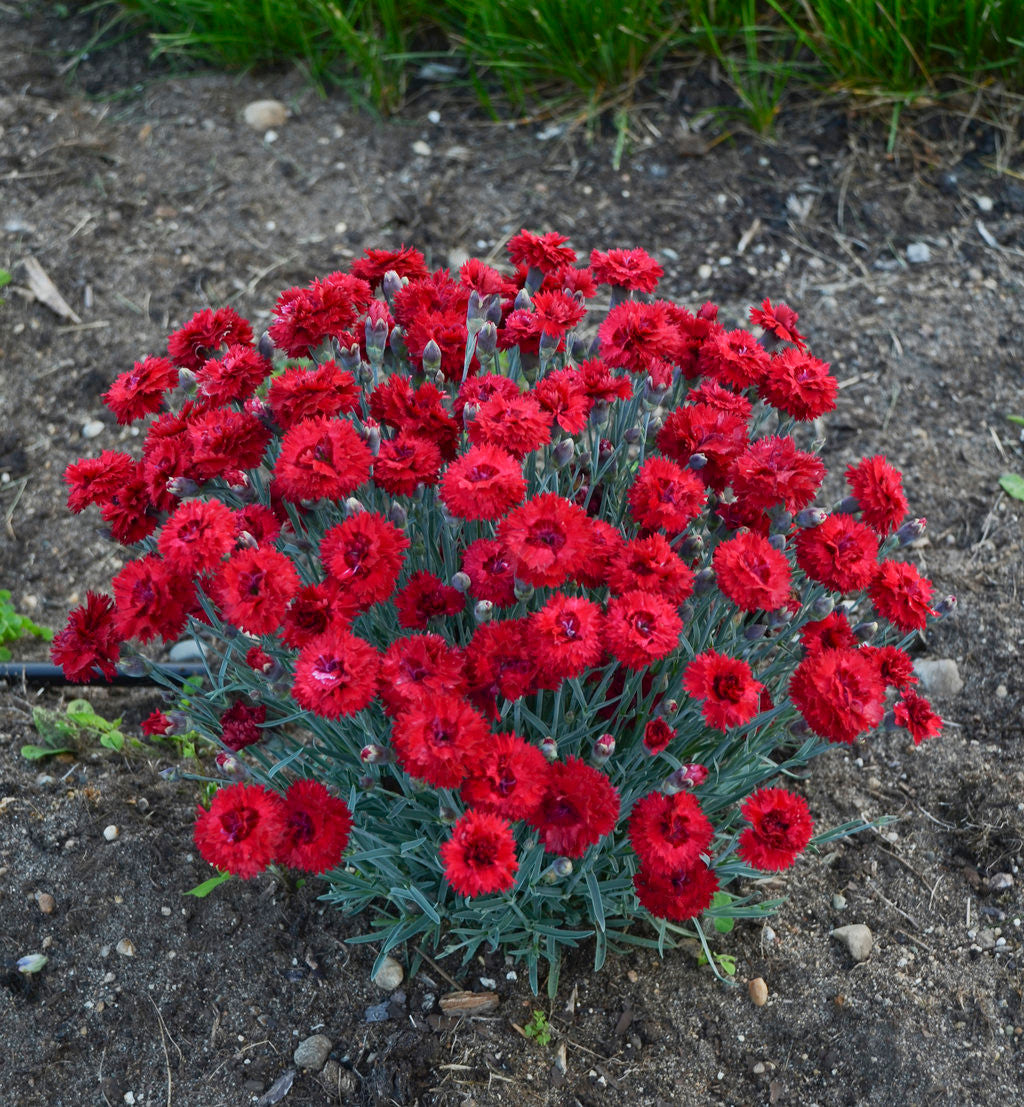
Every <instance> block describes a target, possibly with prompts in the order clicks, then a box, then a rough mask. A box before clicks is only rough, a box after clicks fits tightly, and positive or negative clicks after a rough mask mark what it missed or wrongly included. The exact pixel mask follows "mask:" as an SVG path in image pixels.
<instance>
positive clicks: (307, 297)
mask: <svg viewBox="0 0 1024 1107" xmlns="http://www.w3.org/2000/svg"><path fill="white" fill-rule="evenodd" d="M372 298H373V293H372V292H371V290H370V286H369V285H368V284H367V283H366V281H362V280H360V279H359V278H358V277H352V276H349V274H348V273H330V274H328V275H327V276H326V277H324V278H323V279H317V280H314V281H313V283H312V284H311V285H310V286H309V287H308V288H287V289H285V291H284V292H282V293H281V295H280V296H279V297H278V299H277V303H276V304H275V305H274V321H273V323H271V325H270V328H269V333H270V337H271V340H272V341H273V343H274V345H275V346H277V348H278V349H280V350H284V351H285V353H286V354H287V355H288V356H289V357H307V356H308V355H309V352H310V349H311V348H312V347H315V346H318V345H319V344H320V343H321V342H322V341H323V340H324V339H325V338H330V337H335V338H339V339H341V338H342V336H343V335H344V334H345V332H347V331H348V330H349V328H351V327H352V326H354V324H355V322H356V320H357V319H358V317H359V313H360V312H361V311H365V310H366V308H367V306H368V305H369V303H370V300H371V299H372Z"/></svg>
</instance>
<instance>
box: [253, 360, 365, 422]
mask: <svg viewBox="0 0 1024 1107" xmlns="http://www.w3.org/2000/svg"><path fill="white" fill-rule="evenodd" d="M267 406H268V407H269V408H270V410H271V411H272V412H273V413H274V418H275V419H276V420H277V421H278V423H280V424H281V426H282V427H283V428H284V429H285V430H287V429H288V428H289V427H293V426H295V424H296V423H298V422H301V421H302V420H303V419H313V418H315V417H316V416H318V415H326V416H331V415H341V414H342V413H344V412H349V411H355V410H356V408H358V406H359V386H358V385H357V384H356V379H355V377H353V376H352V374H351V373H345V372H342V370H341V369H339V368H338V366H337V365H336V364H335V363H334V362H333V361H325V362H323V363H322V364H321V365H316V366H313V367H311V368H309V369H304V368H302V367H300V366H293V367H292V368H290V369H286V370H285V371H284V372H283V373H282V374H281V375H280V376H279V377H275V378H274V379H273V380H272V381H271V383H270V391H269V392H268V393H267Z"/></svg>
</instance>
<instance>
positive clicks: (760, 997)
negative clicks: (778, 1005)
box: [747, 976, 768, 1007]
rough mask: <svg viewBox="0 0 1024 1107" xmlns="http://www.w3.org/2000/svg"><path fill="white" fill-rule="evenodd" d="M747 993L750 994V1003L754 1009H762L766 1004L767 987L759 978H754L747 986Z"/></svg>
mask: <svg viewBox="0 0 1024 1107" xmlns="http://www.w3.org/2000/svg"><path fill="white" fill-rule="evenodd" d="M747 991H748V992H749V993H750V1002H751V1003H753V1005H754V1006H755V1007H763V1006H764V1005H765V1004H766V1003H767V1002H768V985H767V984H765V982H764V980H762V978H761V977H760V976H755V977H754V979H753V980H751V981H750V983H749V984H747Z"/></svg>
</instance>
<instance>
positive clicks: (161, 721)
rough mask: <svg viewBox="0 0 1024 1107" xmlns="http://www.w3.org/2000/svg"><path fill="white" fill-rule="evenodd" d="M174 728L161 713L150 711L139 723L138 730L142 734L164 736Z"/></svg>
mask: <svg viewBox="0 0 1024 1107" xmlns="http://www.w3.org/2000/svg"><path fill="white" fill-rule="evenodd" d="M173 727H174V724H173V723H172V722H171V720H170V719H169V718H168V717H167V716H166V715H165V714H164V713H163V712H162V711H151V712H150V713H149V714H148V715H147V716H146V717H145V718H144V719H143V720H142V722H141V723H139V730H141V731H142V733H143V734H150V735H152V734H166V733H167V732H168V731H169V730H171V729H172V728H173Z"/></svg>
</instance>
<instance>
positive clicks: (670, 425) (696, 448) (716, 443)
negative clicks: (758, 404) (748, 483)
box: [657, 404, 748, 492]
mask: <svg viewBox="0 0 1024 1107" xmlns="http://www.w3.org/2000/svg"><path fill="white" fill-rule="evenodd" d="M747 443H748V438H747V421H746V419H745V418H744V417H743V416H741V415H738V414H736V413H735V412H731V411H725V410H722V409H721V408H718V407H712V406H710V405H708V404H687V405H686V406H685V407H677V408H676V409H675V411H672V412H670V413H669V416H668V418H667V419H666V420H665V425H664V426H663V427H662V428H661V430H660V431H658V438H657V444H658V449H659V450H661V452H662V453H663V454H664V455H665V456H666V457H669V458H671V459H672V460H673V461H674V462H676V464H678V465H683V466H685V465H688V464H689V462H690V459H691V458H692V457H693V456H694V454H700V455H701V457H702V458H703V459H704V464H703V466H702V467H701V468H700V470H699V471H698V473H697V476H698V477H699V478H700V480H701V481H702V482H703V483H704V484H706V485H707V486H708V487H709V488H713V489H714V490H715V491H716V492H723V491H724V490H725V486H726V485H727V484H728V483H729V475H730V471H731V468H732V462H733V459H734V458H735V457H737V456H738V455H739V454H740V453H741V452H742V451H743V450H744V449H745V448H746V446H747Z"/></svg>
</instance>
